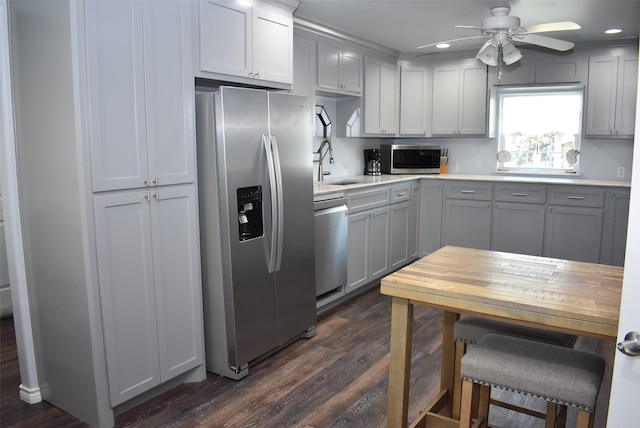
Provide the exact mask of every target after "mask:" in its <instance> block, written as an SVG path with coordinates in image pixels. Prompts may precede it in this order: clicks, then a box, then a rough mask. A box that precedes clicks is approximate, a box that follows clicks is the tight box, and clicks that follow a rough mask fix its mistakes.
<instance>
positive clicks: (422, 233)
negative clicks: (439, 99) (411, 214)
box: [418, 180, 442, 257]
mask: <svg viewBox="0 0 640 428" xmlns="http://www.w3.org/2000/svg"><path fill="white" fill-rule="evenodd" d="M441 239H442V183H441V182H439V181H436V180H422V183H420V220H419V241H418V251H419V256H420V257H424V256H426V255H428V254H431V253H433V252H434V251H436V250H438V249H440V247H441V245H440V241H441Z"/></svg>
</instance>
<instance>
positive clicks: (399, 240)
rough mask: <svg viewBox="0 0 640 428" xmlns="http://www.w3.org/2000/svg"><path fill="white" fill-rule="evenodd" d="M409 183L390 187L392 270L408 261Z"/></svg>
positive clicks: (390, 267)
mask: <svg viewBox="0 0 640 428" xmlns="http://www.w3.org/2000/svg"><path fill="white" fill-rule="evenodd" d="M411 198H412V190H411V183H410V182H406V183H403V184H400V185H397V186H393V187H391V204H390V206H389V269H390V271H394V270H396V269H399V268H400V267H401V266H403V265H405V264H406V263H407V262H408V261H409V230H410V228H411V217H412V216H411V202H412V201H411Z"/></svg>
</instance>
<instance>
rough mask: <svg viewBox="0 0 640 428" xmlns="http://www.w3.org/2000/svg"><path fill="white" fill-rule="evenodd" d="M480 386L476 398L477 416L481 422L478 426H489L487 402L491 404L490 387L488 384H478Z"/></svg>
mask: <svg viewBox="0 0 640 428" xmlns="http://www.w3.org/2000/svg"><path fill="white" fill-rule="evenodd" d="M478 386H479V387H480V394H478V395H479V396H480V397H479V399H478V418H482V419H483V422H482V424H481V425H480V426H482V427H488V426H489V404H491V387H490V386H488V385H478Z"/></svg>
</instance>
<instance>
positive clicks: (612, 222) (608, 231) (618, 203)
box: [600, 189, 630, 266]
mask: <svg viewBox="0 0 640 428" xmlns="http://www.w3.org/2000/svg"><path fill="white" fill-rule="evenodd" d="M629 197H630V191H629V189H615V190H607V191H605V205H604V219H603V222H604V224H603V226H602V249H601V252H600V263H603V264H609V265H616V266H623V265H624V258H625V249H626V246H627V224H628V223H629Z"/></svg>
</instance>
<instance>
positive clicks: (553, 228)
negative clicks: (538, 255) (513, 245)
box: [543, 206, 602, 263]
mask: <svg viewBox="0 0 640 428" xmlns="http://www.w3.org/2000/svg"><path fill="white" fill-rule="evenodd" d="M601 230H602V209H598V208H581V207H563V206H553V207H551V206H550V207H547V215H546V228H545V236H544V251H543V255H544V256H546V257H555V258H559V259H569V260H576V261H582V262H592V263H598V262H599V260H600V239H601Z"/></svg>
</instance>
